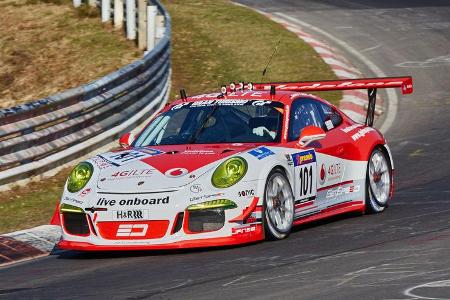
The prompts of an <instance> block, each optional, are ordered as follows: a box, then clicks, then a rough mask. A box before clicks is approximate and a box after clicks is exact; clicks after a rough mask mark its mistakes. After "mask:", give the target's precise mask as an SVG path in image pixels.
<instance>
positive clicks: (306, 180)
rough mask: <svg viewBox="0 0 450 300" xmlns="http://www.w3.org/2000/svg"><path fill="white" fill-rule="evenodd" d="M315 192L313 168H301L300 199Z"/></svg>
mask: <svg viewBox="0 0 450 300" xmlns="http://www.w3.org/2000/svg"><path fill="white" fill-rule="evenodd" d="M312 190H313V166H312V165H310V166H307V167H303V168H300V197H301V196H305V195H310V194H311V193H312Z"/></svg>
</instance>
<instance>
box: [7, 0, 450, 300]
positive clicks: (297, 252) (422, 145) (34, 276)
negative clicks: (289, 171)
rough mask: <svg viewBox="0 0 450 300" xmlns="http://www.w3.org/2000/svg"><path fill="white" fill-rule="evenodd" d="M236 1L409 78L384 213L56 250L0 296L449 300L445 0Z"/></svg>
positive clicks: (14, 274) (448, 8) (394, 132)
mask: <svg viewBox="0 0 450 300" xmlns="http://www.w3.org/2000/svg"><path fill="white" fill-rule="evenodd" d="M241 2H242V3H244V4H247V5H252V6H254V7H256V8H258V9H261V10H264V11H267V12H271V13H276V12H279V13H282V14H284V15H285V16H289V17H291V18H296V19H298V20H301V21H303V22H306V23H309V24H311V25H313V26H315V27H318V28H321V29H323V30H326V31H327V32H328V33H330V34H331V35H332V36H334V37H335V38H337V39H339V40H341V41H345V42H346V43H347V44H348V45H349V46H351V47H352V48H354V49H357V50H358V51H359V52H360V53H361V54H363V55H364V56H365V57H366V58H367V59H369V60H370V61H371V62H372V63H374V64H375V65H377V66H378V67H379V68H380V69H381V70H382V71H383V72H384V73H386V74H388V75H391V76H396V75H408V74H411V75H412V76H413V77H414V81H415V92H414V94H413V95H409V96H406V97H403V96H401V95H399V103H398V105H399V106H398V114H397V115H396V117H395V119H394V123H393V125H392V126H391V127H390V129H389V130H388V132H387V137H388V139H389V141H390V145H391V149H392V151H393V155H394V159H395V163H396V194H395V198H394V201H392V202H391V206H390V208H389V209H388V210H387V211H386V212H385V213H383V214H379V215H365V216H362V217H361V216H347V217H340V218H334V219H332V220H327V221H323V222H319V223H315V224H312V225H308V226H303V227H300V228H297V229H296V230H295V231H294V232H293V233H292V234H291V236H290V237H289V238H288V239H286V240H283V241H279V242H264V243H258V244H254V245H250V246H245V247H235V248H229V249H223V248H222V249H217V250H202V251H178V252H157V253H155V252H132V253H112V254H111V253H110V254H105V253H101V254H83V253H77V252H59V253H55V254H53V255H51V256H49V257H45V258H41V259H37V260H34V261H30V262H26V263H21V264H17V265H14V266H11V267H6V268H3V269H0V299H15V298H19V299H34V298H36V299H74V298H75V299H76V298H88V299H89V298H96V299H106V298H107V299H125V298H129V299H148V298H154V299H211V298H216V299H231V298H238V297H239V298H246V299H280V298H283V299H405V300H406V299H450V186H449V184H450V151H449V149H450V87H449V85H450V2H449V1H431V0H427V1H425V0H424V1H410V0H408V1H400V0H396V1H391V0H383V1H382V0H374V1H369V0H368V1H363V0H349V1H345V0H328V1H325V0H323V1H318V0H310V1H306V0H305V1H295V0H291V1H266V0H241ZM329 43H330V44H331V45H333V46H336V47H337V48H340V46H339V45H335V44H333V41H331V40H330V41H329ZM341 50H342V51H343V53H344V54H345V55H346V56H347V57H348V58H352V57H351V55H348V53H346V52H345V49H341ZM353 63H354V64H355V65H357V66H358V67H359V68H360V69H361V70H362V71H364V72H365V74H367V75H368V76H371V75H374V74H372V73H371V71H370V69H369V68H367V64H365V63H364V62H362V61H360V60H357V59H356V58H355V60H353Z"/></svg>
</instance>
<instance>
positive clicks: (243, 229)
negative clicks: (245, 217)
mask: <svg viewBox="0 0 450 300" xmlns="http://www.w3.org/2000/svg"><path fill="white" fill-rule="evenodd" d="M253 231H256V225H250V226H246V227H241V228H232V229H231V233H232V234H243V233H251V232H253Z"/></svg>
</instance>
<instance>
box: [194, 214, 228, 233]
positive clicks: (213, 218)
mask: <svg viewBox="0 0 450 300" xmlns="http://www.w3.org/2000/svg"><path fill="white" fill-rule="evenodd" d="M188 221H189V231H191V232H205V231H216V230H219V229H220V228H222V227H223V225H224V223H225V212H224V211H223V210H222V209H208V210H198V211H191V212H189V220H188Z"/></svg>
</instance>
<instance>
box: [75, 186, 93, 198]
mask: <svg viewBox="0 0 450 300" xmlns="http://www.w3.org/2000/svg"><path fill="white" fill-rule="evenodd" d="M91 191H92V189H91V188H87V189H84V190H82V191H81V192H80V193H79V194H78V196H79V197H85V196H87V195H88V194H89V193H90V192H91Z"/></svg>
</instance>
